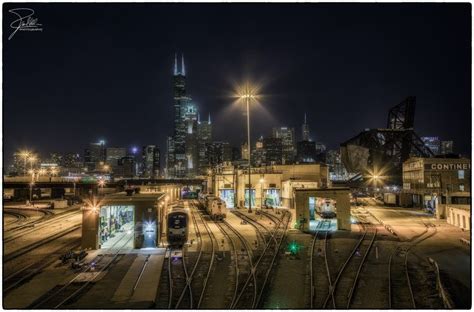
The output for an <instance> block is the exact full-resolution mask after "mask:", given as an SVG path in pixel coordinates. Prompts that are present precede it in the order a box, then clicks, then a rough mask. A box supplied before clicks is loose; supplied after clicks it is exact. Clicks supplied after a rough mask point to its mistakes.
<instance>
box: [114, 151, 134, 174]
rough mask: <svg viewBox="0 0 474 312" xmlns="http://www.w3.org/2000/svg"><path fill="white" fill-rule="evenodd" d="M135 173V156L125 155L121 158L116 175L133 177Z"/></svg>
mask: <svg viewBox="0 0 474 312" xmlns="http://www.w3.org/2000/svg"><path fill="white" fill-rule="evenodd" d="M135 173H136V168H135V157H134V156H125V157H122V158H120V159H119V161H118V164H117V169H116V172H115V175H116V176H120V177H124V178H133V177H134V176H135Z"/></svg>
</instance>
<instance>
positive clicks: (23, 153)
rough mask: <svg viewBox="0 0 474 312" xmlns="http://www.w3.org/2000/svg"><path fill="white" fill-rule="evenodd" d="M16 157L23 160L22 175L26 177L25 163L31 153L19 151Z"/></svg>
mask: <svg viewBox="0 0 474 312" xmlns="http://www.w3.org/2000/svg"><path fill="white" fill-rule="evenodd" d="M17 155H18V156H20V157H21V158H23V161H24V167H23V175H24V176H26V173H27V171H26V162H27V161H28V158H29V157H30V155H31V153H30V152H29V151H26V150H25V151H20V152H18V153H17Z"/></svg>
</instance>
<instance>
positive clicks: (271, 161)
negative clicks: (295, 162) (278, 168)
mask: <svg viewBox="0 0 474 312" xmlns="http://www.w3.org/2000/svg"><path fill="white" fill-rule="evenodd" d="M263 150H264V155H265V156H264V159H265V164H266V165H281V163H282V159H283V143H282V139H281V138H264V139H263Z"/></svg>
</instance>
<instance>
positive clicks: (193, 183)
mask: <svg viewBox="0 0 474 312" xmlns="http://www.w3.org/2000/svg"><path fill="white" fill-rule="evenodd" d="M204 181H205V180H203V179H142V178H139V179H121V180H116V181H105V182H104V183H103V184H102V183H99V181H98V180H95V179H76V180H74V179H67V178H55V177H53V178H49V177H48V178H46V177H40V178H39V179H37V180H35V181H34V182H33V183H32V181H31V177H13V178H10V177H4V181H3V189H4V194H5V193H6V192H9V193H10V194H12V196H11V197H12V199H16V200H22V199H23V200H24V199H28V198H29V197H30V192H31V193H32V194H34V195H36V197H41V191H42V190H43V191H44V190H45V189H47V190H50V197H51V198H61V197H63V196H64V195H72V196H86V195H92V194H95V195H97V194H98V193H99V189H100V188H102V189H109V190H110V189H115V191H116V192H121V191H123V190H125V189H126V188H133V187H138V186H154V187H167V186H172V187H178V188H179V189H181V188H183V187H199V188H201V189H203V188H205V184H204Z"/></svg>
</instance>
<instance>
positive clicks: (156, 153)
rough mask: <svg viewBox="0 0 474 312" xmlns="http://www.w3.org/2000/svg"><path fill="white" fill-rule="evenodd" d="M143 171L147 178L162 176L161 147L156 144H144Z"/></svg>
mask: <svg viewBox="0 0 474 312" xmlns="http://www.w3.org/2000/svg"><path fill="white" fill-rule="evenodd" d="M142 159H143V173H142V175H143V176H144V177H147V178H158V177H159V176H160V149H159V148H158V147H156V146H155V145H147V146H143V152H142Z"/></svg>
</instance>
